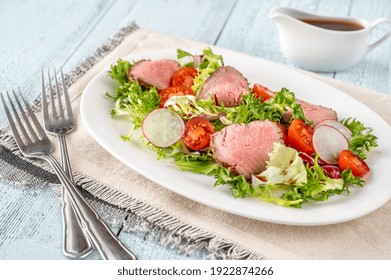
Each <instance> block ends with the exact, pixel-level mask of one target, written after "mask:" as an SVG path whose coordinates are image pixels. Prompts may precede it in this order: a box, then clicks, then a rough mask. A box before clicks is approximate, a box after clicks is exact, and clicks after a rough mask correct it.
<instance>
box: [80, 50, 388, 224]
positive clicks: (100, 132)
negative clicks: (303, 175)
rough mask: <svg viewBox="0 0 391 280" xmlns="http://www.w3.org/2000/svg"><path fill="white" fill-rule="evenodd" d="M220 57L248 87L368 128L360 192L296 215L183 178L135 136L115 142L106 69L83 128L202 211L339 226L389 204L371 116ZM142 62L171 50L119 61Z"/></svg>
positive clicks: (296, 76)
mask: <svg viewBox="0 0 391 280" xmlns="http://www.w3.org/2000/svg"><path fill="white" fill-rule="evenodd" d="M192 52H193V53H194V50H192ZM195 52H197V51H195ZM221 54H222V55H223V56H224V62H225V64H226V65H232V66H234V67H235V68H236V69H238V70H239V71H240V72H242V73H243V75H244V76H245V77H247V78H248V80H249V82H250V83H255V82H257V83H261V84H263V85H265V86H267V87H269V88H270V89H272V90H279V89H281V88H282V87H286V88H288V89H290V90H291V91H293V92H295V94H296V97H297V98H300V99H303V100H306V101H308V102H311V103H314V104H321V105H323V106H326V107H330V108H333V109H334V110H336V111H337V113H338V117H339V118H340V119H342V118H347V117H357V118H358V119H359V120H360V121H362V122H364V123H365V124H366V125H367V126H370V127H372V128H373V129H374V134H375V135H377V136H378V138H379V140H378V143H379V147H378V148H377V149H376V150H375V151H374V152H372V153H371V154H370V156H369V159H368V160H367V163H368V165H369V166H370V168H371V173H370V175H369V176H368V177H367V178H366V181H367V182H366V185H365V187H363V188H359V187H354V188H351V194H350V195H349V196H334V197H331V198H330V199H329V200H328V201H326V202H314V203H308V204H305V205H304V206H303V208H301V209H295V208H286V207H281V206H277V205H275V204H271V203H267V202H263V201H261V200H259V199H253V198H244V199H234V198H233V197H232V196H231V194H230V192H229V188H228V187H227V186H218V187H213V185H214V178H213V176H205V175H200V174H193V173H188V172H182V171H179V170H177V169H176V167H175V166H174V165H173V164H172V163H171V162H170V161H168V160H159V161H158V160H156V154H155V153H154V152H153V151H151V150H150V149H149V148H147V147H146V146H145V145H144V143H142V142H141V141H140V140H139V137H138V135H139V134H137V133H136V134H135V135H134V137H133V140H132V142H125V141H123V140H122V139H121V138H120V135H127V133H128V131H129V127H130V123H129V121H128V120H115V119H113V118H111V116H110V111H111V109H112V107H113V103H112V101H110V100H108V98H106V97H105V96H104V95H105V93H106V92H111V93H114V92H115V88H116V83H115V82H114V81H112V80H111V79H110V78H109V77H108V76H107V71H108V70H109V69H110V65H108V66H107V68H106V69H104V70H103V71H102V72H101V73H99V74H98V75H97V76H96V77H95V78H94V79H92V80H91V81H90V83H89V84H88V85H87V86H86V88H85V90H84V93H83V95H82V99H81V115H82V119H83V122H84V124H85V126H86V128H87V129H88V131H89V133H90V134H91V135H92V137H93V138H95V140H96V141H97V142H98V143H99V144H100V145H101V146H102V147H103V148H104V149H106V150H107V151H108V152H109V153H110V154H112V155H113V156H114V157H116V158H117V159H118V160H120V161H122V162H123V163H124V164H126V165H127V166H129V167H130V168H132V169H133V170H135V171H137V172H139V173H140V174H142V175H144V176H145V177H147V178H149V179H151V180H152V181H154V182H156V183H158V184H160V185H161V186H163V187H165V188H167V189H169V190H171V191H173V192H176V193H178V194H180V195H183V196H185V197H187V198H190V199H192V200H195V201H197V202H200V203H203V204H205V205H208V206H211V207H214V208H217V209H220V210H223V211H226V212H230V213H234V214H237V215H240V216H244V217H248V218H253V219H256V220H261V221H267V222H272V223H279V224H289V225H325V224H334V223H341V222H345V221H349V220H353V219H356V218H359V217H362V216H364V215H366V214H369V213H371V212H372V211H375V210H376V209H378V208H379V207H381V206H382V205H384V204H385V203H386V202H387V201H388V200H389V199H390V198H391V186H390V179H389V176H388V175H387V172H389V171H388V169H389V168H390V167H391V141H390V139H391V131H390V126H389V125H388V124H387V123H386V122H385V121H384V120H383V119H382V118H380V117H379V116H378V115H377V114H376V113H375V112H373V111H372V110H371V109H369V108H368V107H366V106H365V105H363V104H362V103H360V102H358V101H357V100H355V99H353V98H351V97H350V96H348V95H346V94H345V93H343V92H341V91H339V90H337V89H335V88H333V87H331V86H329V85H327V84H325V83H323V82H320V81H318V80H316V79H314V78H311V77H309V76H306V75H305V74H302V73H300V72H298V71H296V70H294V69H292V68H289V67H286V66H283V65H280V64H277V63H274V62H270V61H267V60H263V59H260V58H257V57H252V56H247V55H240V56H239V55H237V54H234V53H232V52H221ZM142 58H143V59H159V58H174V59H175V58H176V50H174V49H170V50H160V51H154V52H148V53H142V54H137V55H132V56H130V57H125V58H124V59H127V60H130V61H137V60H139V59H142ZM138 133H140V132H138Z"/></svg>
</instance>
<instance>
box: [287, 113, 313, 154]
mask: <svg viewBox="0 0 391 280" xmlns="http://www.w3.org/2000/svg"><path fill="white" fill-rule="evenodd" d="M313 134H314V129H313V128H312V127H311V126H309V125H308V124H306V123H305V122H304V121H303V120H300V119H294V120H293V121H292V123H291V124H290V126H289V128H288V142H289V144H290V146H291V147H293V148H295V149H296V150H298V151H300V152H304V153H307V154H309V155H312V154H313V153H315V150H314V147H313V144H312V136H313Z"/></svg>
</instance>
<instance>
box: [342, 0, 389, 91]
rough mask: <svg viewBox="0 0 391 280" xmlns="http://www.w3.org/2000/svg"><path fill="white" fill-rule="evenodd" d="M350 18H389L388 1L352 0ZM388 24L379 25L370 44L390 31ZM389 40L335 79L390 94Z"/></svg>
mask: <svg viewBox="0 0 391 280" xmlns="http://www.w3.org/2000/svg"><path fill="white" fill-rule="evenodd" d="M350 16H352V17H362V18H365V19H367V20H368V21H369V22H372V21H374V20H375V19H377V18H380V17H383V16H388V17H391V2H390V1H359V0H353V2H352V5H351V12H350ZM390 29H391V27H390V24H383V25H379V26H378V27H377V28H376V29H375V30H374V32H373V36H370V40H369V41H370V42H373V41H375V40H376V38H380V36H381V35H382V34H385V32H387V31H388V30H390ZM390 49H391V39H388V40H387V41H386V42H384V43H383V44H382V45H380V46H378V47H377V48H376V49H374V50H373V51H372V52H370V53H369V54H368V55H367V56H366V57H365V58H364V59H363V60H362V61H360V62H359V63H358V64H356V65H355V66H353V67H352V68H350V69H348V70H346V71H342V72H339V73H337V74H336V75H335V78H336V79H338V80H342V81H348V82H351V83H354V84H357V85H360V86H362V87H366V88H370V89H374V90H377V91H380V92H383V93H387V94H391V57H390V54H391V53H390Z"/></svg>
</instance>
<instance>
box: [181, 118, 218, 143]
mask: <svg viewBox="0 0 391 280" xmlns="http://www.w3.org/2000/svg"><path fill="white" fill-rule="evenodd" d="M213 133H214V127H213V125H212V124H211V123H210V122H209V121H208V120H207V119H205V118H203V117H195V118H192V119H190V120H189V121H188V122H187V123H186V124H185V133H184V134H183V136H182V141H183V143H184V144H185V145H186V146H187V147H189V148H190V149H192V150H196V151H198V150H202V149H204V148H206V147H208V146H209V143H210V137H211V135H212V134H213Z"/></svg>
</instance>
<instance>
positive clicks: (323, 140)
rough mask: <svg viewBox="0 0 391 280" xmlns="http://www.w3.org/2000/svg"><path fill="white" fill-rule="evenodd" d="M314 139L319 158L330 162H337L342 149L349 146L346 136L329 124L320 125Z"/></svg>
mask: <svg viewBox="0 0 391 280" xmlns="http://www.w3.org/2000/svg"><path fill="white" fill-rule="evenodd" d="M312 141H313V145H314V149H315V152H316V153H318V154H319V158H321V159H322V160H324V161H325V162H327V163H328V164H336V163H337V162H338V156H339V154H340V153H341V151H342V150H347V149H348V148H349V142H348V140H347V139H346V137H345V136H344V135H343V134H342V133H341V132H340V131H339V130H338V129H336V128H334V127H331V126H328V125H321V126H318V127H317V128H316V129H315V131H314V136H313V139H312Z"/></svg>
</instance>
